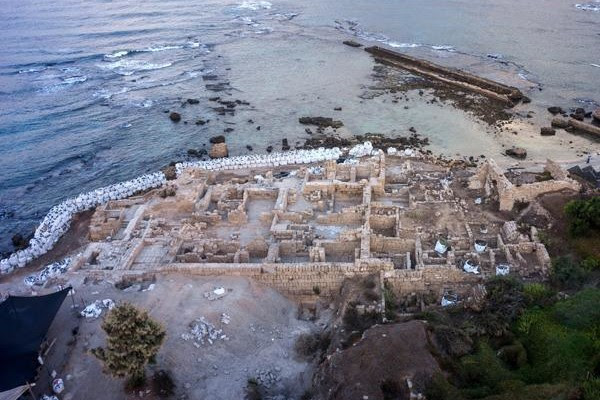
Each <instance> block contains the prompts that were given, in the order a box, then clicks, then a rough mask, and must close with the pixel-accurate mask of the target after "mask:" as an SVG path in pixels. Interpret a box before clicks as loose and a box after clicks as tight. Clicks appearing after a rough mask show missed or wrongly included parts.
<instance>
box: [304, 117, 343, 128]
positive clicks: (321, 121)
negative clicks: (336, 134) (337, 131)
mask: <svg viewBox="0 0 600 400" xmlns="http://www.w3.org/2000/svg"><path fill="white" fill-rule="evenodd" d="M298 122H300V123H301V124H304V125H317V126H320V127H321V128H327V127H329V126H330V127H332V128H341V127H342V126H344V123H343V122H342V121H335V120H334V119H333V118H328V117H301V118H299V119H298Z"/></svg>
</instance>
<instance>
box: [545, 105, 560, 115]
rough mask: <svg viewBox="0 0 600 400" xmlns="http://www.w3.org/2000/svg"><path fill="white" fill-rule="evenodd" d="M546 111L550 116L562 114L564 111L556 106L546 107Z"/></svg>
mask: <svg viewBox="0 0 600 400" xmlns="http://www.w3.org/2000/svg"><path fill="white" fill-rule="evenodd" d="M548 111H549V112H550V114H552V115H556V114H562V113H563V112H564V111H563V109H562V108H560V107H558V106H552V107H548Z"/></svg>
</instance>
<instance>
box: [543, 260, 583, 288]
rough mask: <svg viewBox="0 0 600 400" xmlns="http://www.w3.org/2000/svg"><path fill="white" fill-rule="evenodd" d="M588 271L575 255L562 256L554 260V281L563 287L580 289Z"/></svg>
mask: <svg viewBox="0 0 600 400" xmlns="http://www.w3.org/2000/svg"><path fill="white" fill-rule="evenodd" d="M587 276H588V272H587V271H586V270H585V269H583V267H581V265H580V264H578V263H577V262H576V261H575V260H574V259H573V257H569V256H561V257H557V258H555V259H553V260H552V274H551V277H550V278H551V280H552V282H553V283H554V284H555V285H556V286H557V287H559V288H562V289H578V288H579V287H581V285H582V284H583V282H584V281H585V279H586V278H587Z"/></svg>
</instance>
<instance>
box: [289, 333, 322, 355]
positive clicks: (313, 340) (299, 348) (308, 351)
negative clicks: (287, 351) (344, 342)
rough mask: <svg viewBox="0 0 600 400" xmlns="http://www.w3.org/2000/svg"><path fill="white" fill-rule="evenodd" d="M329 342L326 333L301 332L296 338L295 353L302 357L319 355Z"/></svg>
mask: <svg viewBox="0 0 600 400" xmlns="http://www.w3.org/2000/svg"><path fill="white" fill-rule="evenodd" d="M330 343H331V337H330V336H329V335H328V334H326V333H324V332H323V333H303V334H302V335H300V336H298V339H296V344H295V346H294V347H295V350H296V353H298V354H299V355H301V356H303V357H307V358H312V357H314V356H317V355H321V354H322V353H323V352H324V351H326V350H327V348H328V347H329V344H330Z"/></svg>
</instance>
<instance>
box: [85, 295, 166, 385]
mask: <svg viewBox="0 0 600 400" xmlns="http://www.w3.org/2000/svg"><path fill="white" fill-rule="evenodd" d="M102 329H104V331H105V332H106V335H107V339H106V347H104V348H102V347H97V348H95V349H92V354H93V355H95V356H96V357H97V358H98V359H99V360H101V361H102V362H103V363H104V368H105V371H107V372H109V373H110V374H111V375H113V376H117V377H127V378H128V379H129V382H128V383H129V384H130V385H132V386H137V385H140V384H141V383H143V382H144V380H145V377H146V375H145V371H144V369H145V367H146V364H147V363H148V362H154V358H155V356H156V354H157V353H158V349H159V348H160V346H161V345H162V343H163V341H164V339H165V329H164V328H163V327H162V326H161V325H160V324H159V323H158V322H156V321H154V320H153V319H152V318H150V316H149V315H148V313H147V312H146V311H142V310H139V309H137V308H136V307H134V306H133V305H131V304H129V303H124V304H121V305H119V306H117V307H115V308H114V309H112V310H111V311H109V313H108V315H107V316H106V319H105V320H104V322H103V323H102Z"/></svg>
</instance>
